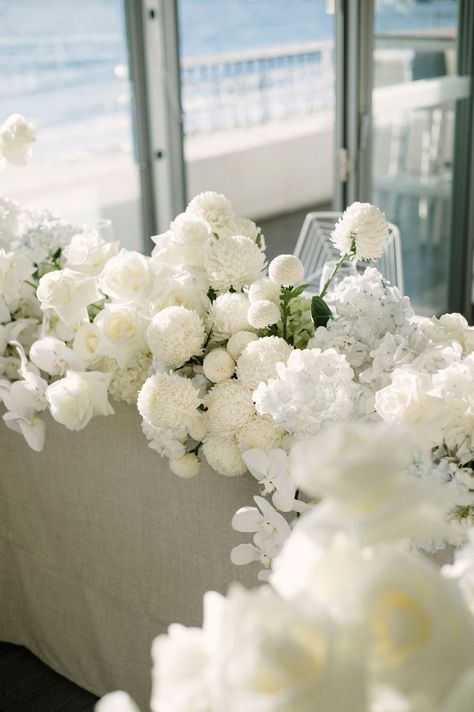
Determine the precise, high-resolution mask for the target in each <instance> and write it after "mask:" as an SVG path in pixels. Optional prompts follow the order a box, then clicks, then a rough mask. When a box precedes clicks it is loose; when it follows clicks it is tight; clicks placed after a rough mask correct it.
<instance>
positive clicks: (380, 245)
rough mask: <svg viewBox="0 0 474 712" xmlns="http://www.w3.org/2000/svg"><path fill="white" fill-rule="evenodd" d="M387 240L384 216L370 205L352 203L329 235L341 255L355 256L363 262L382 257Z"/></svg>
mask: <svg viewBox="0 0 474 712" xmlns="http://www.w3.org/2000/svg"><path fill="white" fill-rule="evenodd" d="M387 239H388V224H387V221H386V220H385V215H384V214H383V213H382V212H381V211H380V210H379V209H378V208H377V207H376V206H375V205H371V204H370V203H357V202H356V203H352V205H350V206H349V207H348V208H347V209H346V210H345V212H344V214H343V215H342V217H341V218H339V221H338V222H337V223H336V227H335V228H334V231H333V233H332V235H331V240H332V242H333V243H334V245H335V246H336V247H337V249H338V250H339V251H340V253H341V255H351V254H353V255H356V256H357V257H359V258H361V259H365V260H375V259H378V258H379V257H381V256H382V254H383V251H384V249H385V244H386V242H387Z"/></svg>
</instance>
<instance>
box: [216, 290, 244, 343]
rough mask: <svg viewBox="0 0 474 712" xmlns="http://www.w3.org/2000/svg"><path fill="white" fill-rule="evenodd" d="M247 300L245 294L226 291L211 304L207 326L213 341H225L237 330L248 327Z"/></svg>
mask: <svg viewBox="0 0 474 712" xmlns="http://www.w3.org/2000/svg"><path fill="white" fill-rule="evenodd" d="M248 310H249V300H248V298H247V297H246V295H245V294H237V293H234V292H226V293H225V294H221V295H220V296H219V297H217V299H216V300H215V301H214V302H213V303H212V304H211V307H210V309H209V326H210V327H211V328H212V338H213V339H214V340H215V341H225V340H226V339H228V338H230V337H231V336H233V335H234V334H236V333H237V332H238V331H245V330H247V329H248V328H249V322H248V319H247V312H248Z"/></svg>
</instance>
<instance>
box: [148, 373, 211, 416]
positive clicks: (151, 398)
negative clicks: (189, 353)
mask: <svg viewBox="0 0 474 712" xmlns="http://www.w3.org/2000/svg"><path fill="white" fill-rule="evenodd" d="M199 405H200V399H199V393H198V391H197V390H196V389H195V388H194V386H193V384H192V383H191V381H189V380H188V379H187V378H182V377H181V376H177V375H175V374H168V373H157V374H156V375H154V376H150V377H149V378H147V380H146V381H145V383H144V384H143V387H142V389H141V391H140V393H139V394H138V399H137V407H138V412H139V413H140V415H141V416H142V418H144V420H146V421H147V422H148V423H149V424H150V425H153V426H154V427H155V428H180V427H185V426H186V425H187V423H189V422H190V421H191V420H192V418H193V416H194V415H195V413H196V410H197V408H198V406H199Z"/></svg>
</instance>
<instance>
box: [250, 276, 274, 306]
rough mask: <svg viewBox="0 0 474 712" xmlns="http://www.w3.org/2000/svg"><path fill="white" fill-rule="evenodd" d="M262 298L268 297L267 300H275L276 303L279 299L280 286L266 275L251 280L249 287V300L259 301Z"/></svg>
mask: <svg viewBox="0 0 474 712" xmlns="http://www.w3.org/2000/svg"><path fill="white" fill-rule="evenodd" d="M264 299H268V301H269V302H276V303H277V304H278V302H279V300H280V287H279V286H278V284H275V282H272V280H271V279H269V278H268V277H262V279H257V281H256V282H253V283H252V284H251V285H250V287H249V300H250V302H260V301H262V300H264Z"/></svg>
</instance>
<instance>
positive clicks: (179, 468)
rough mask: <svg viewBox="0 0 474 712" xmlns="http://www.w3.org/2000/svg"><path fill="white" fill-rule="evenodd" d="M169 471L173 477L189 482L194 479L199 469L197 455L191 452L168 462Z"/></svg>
mask: <svg viewBox="0 0 474 712" xmlns="http://www.w3.org/2000/svg"><path fill="white" fill-rule="evenodd" d="M169 464H170V470H171V472H172V473H173V474H174V475H177V476H178V477H181V478H182V479H183V480H189V479H191V477H195V476H196V475H197V474H198V473H199V470H200V468H201V462H200V460H199V458H198V456H197V455H195V454H194V453H192V452H187V453H186V454H185V455H181V457H177V458H175V459H174V460H170V461H169Z"/></svg>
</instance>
